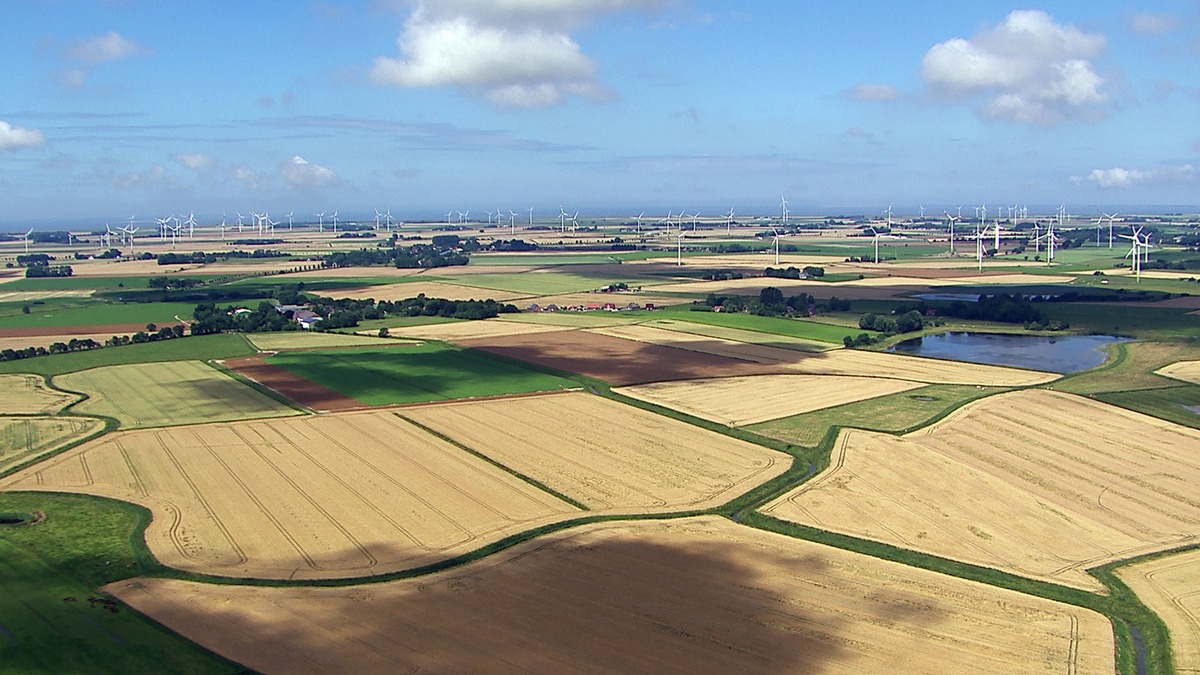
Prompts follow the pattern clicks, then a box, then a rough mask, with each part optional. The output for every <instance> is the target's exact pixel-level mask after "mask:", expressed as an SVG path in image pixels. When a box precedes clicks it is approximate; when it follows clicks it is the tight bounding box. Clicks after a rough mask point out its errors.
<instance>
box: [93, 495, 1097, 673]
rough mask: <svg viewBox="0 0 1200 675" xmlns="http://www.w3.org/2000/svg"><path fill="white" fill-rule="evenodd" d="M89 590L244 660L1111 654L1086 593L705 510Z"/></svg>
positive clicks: (858, 667)
mask: <svg viewBox="0 0 1200 675" xmlns="http://www.w3.org/2000/svg"><path fill="white" fill-rule="evenodd" d="M105 590H106V591H107V592H109V593H112V594H114V595H116V596H117V597H118V598H120V599H121V600H122V601H124V602H127V603H129V604H130V605H132V606H133V607H134V608H135V609H137V610H138V611H140V612H143V613H145V614H147V615H149V616H150V617H152V618H153V619H154V620H156V621H158V622H161V623H162V624H164V625H166V626H168V627H170V628H172V629H174V630H178V631H179V632H180V633H182V634H183V635H185V636H186V637H189V638H191V639H193V640H195V641H197V642H199V643H200V644H202V645H205V646H207V647H209V648H210V649H213V650H215V651H217V652H218V653H221V654H223V655H225V656H227V657H228V658H231V659H234V660H236V661H239V662H242V663H244V664H246V665H247V666H249V667H251V668H254V669H257V670H260V671H263V672H295V673H310V672H311V673H316V672H334V671H337V672H411V671H417V670H421V671H431V672H450V671H453V672H491V671H496V670H498V669H503V670H512V671H518V672H568V671H575V670H589V669H596V670H611V671H613V672H727V673H734V672H738V673H781V672H821V673H847V674H849V673H855V674H857V673H872V672H914V673H915V672H945V673H951V672H987V673H1021V674H1030V673H1064V672H1065V673H1101V672H1109V673H1111V672H1112V671H1113V668H1114V665H1113V649H1114V647H1113V637H1112V630H1111V628H1110V624H1109V622H1108V620H1107V619H1106V618H1105V617H1104V616H1102V615H1100V614H1097V613H1095V612H1092V611H1090V610H1086V609H1082V608H1079V607H1075V606H1071V605H1065V604H1060V603H1056V602H1053V601H1049V600H1043V599H1040V598H1035V597H1032V596H1027V595H1022V594H1020V593H1017V592H1014V591H1008V590H1004V589H999V588H994V587H990V586H985V585H982V584H978V583H975V582H971V581H966V580H962V579H956V578H954V577H947V576H943V575H939V574H935V573H932V572H928V571H926V570H921V569H917V568H912V567H906V566H903V565H899V564H896V563H892V562H886V561H882V560H878V559H875V558H870V557H867V556H863V555H860V554H856V553H851V552H848V551H843V550H840V549H835V548H831V547H827V546H823V545H820V544H816V543H812V542H807V541H803V540H798V539H791V538H788V537H784V536H780V535H776V534H771V533H767V532H762V531H758V530H753V529H750V528H745V527H741V526H738V525H736V524H734V523H732V522H730V521H727V520H724V519H720V518H716V517H711V516H710V517H700V518H689V519H685V520H672V521H655V522H629V523H598V524H593V525H587V526H584V527H581V528H578V529H575V530H571V531H567V532H560V533H556V534H553V535H549V536H547V537H544V538H540V539H536V540H534V541H530V542H526V543H524V544H521V545H520V546H518V547H516V548H513V549H510V550H508V551H504V552H502V553H500V554H497V555H496V556H495V557H494V558H489V559H486V560H482V561H479V562H476V563H473V564H471V565H469V566H467V567H464V568H461V569H455V570H449V571H445V572H440V573H437V574H435V575H432V576H428V577H423V578H419V579H411V580H403V581H394V582H389V583H384V584H375V585H371V586H357V587H350V588H337V589H332V588H328V589H326V588H254V587H247V586H228V585H211V584H200V583H194V582H186V581H178V580H168V579H144V578H143V579H131V580H128V581H122V582H118V583H115V584H110V585H108V586H106V587H105ZM264 624H266V625H269V629H265V630H264V629H263V628H262V626H263V625H264ZM480 626H486V627H487V630H480V628H479V627H480ZM464 645H469V648H465V647H464Z"/></svg>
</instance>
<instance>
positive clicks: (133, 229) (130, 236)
mask: <svg viewBox="0 0 1200 675" xmlns="http://www.w3.org/2000/svg"><path fill="white" fill-rule="evenodd" d="M137 231H138V229H137V228H136V227H131V228H129V230H128V234H129V255H133V253H134V250H135V249H134V245H133V235H134V234H136V233H137Z"/></svg>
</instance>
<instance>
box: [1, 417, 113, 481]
mask: <svg viewBox="0 0 1200 675" xmlns="http://www.w3.org/2000/svg"><path fill="white" fill-rule="evenodd" d="M103 428H104V422H103V421H102V420H98V419H95V418H92V417H0V473H3V472H5V471H8V470H9V469H12V468H13V467H15V466H18V465H20V464H23V463H25V462H28V461H30V460H32V459H34V458H36V457H38V456H39V455H44V454H46V453H48V452H52V451H54V450H55V449H57V448H61V447H63V446H64V445H66V444H68V443H71V442H74V441H78V440H81V439H83V438H86V437H88V436H90V435H91V434H94V433H96V432H98V431H100V430H101V429H103Z"/></svg>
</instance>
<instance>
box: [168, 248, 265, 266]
mask: <svg viewBox="0 0 1200 675" xmlns="http://www.w3.org/2000/svg"><path fill="white" fill-rule="evenodd" d="M286 257H288V254H287V253H284V252H283V251H271V250H267V249H261V248H257V249H254V250H253V251H241V250H238V251H220V252H217V253H205V252H203V251H196V252H193V253H160V254H159V255H158V264H159V265H193V264H195V265H199V264H207V263H214V262H216V261H218V260H244V259H254V260H257V259H261V258H286Z"/></svg>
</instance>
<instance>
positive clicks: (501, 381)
mask: <svg viewBox="0 0 1200 675" xmlns="http://www.w3.org/2000/svg"><path fill="white" fill-rule="evenodd" d="M447 325H460V324H447ZM266 363H267V364H269V365H273V366H277V367H280V368H283V369H284V370H287V371H288V372H291V373H293V374H294V375H296V376H297V377H300V378H303V379H306V380H309V381H312V382H315V383H316V384H318V385H321V386H323V387H328V388H329V389H331V390H333V391H335V392H338V393H339V394H342V395H343V396H347V397H349V398H352V399H354V400H356V401H360V402H362V403H363V404H366V405H393V404H399V403H423V402H427V401H440V400H445V399H456V398H473V397H480V396H500V395H505V394H525V393H530V392H538V391H557V390H560V389H573V388H576V387H578V386H579V385H578V384H577V383H576V382H573V381H571V380H566V379H564V378H561V377H557V376H554V375H547V374H545V373H540V372H537V371H534V370H530V369H527V368H525V367H523V366H521V365H519V364H515V363H511V362H508V361H502V360H499V359H493V358H489V357H488V356H487V355H486V354H483V353H480V352H474V351H471V350H466V349H458V348H456V347H452V346H449V345H440V344H422V345H416V346H411V347H410V346H404V345H400V346H395V347H374V348H369V349H340V350H328V351H320V350H314V351H301V352H283V353H280V354H276V355H274V356H271V357H268V358H267V359H266Z"/></svg>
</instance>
